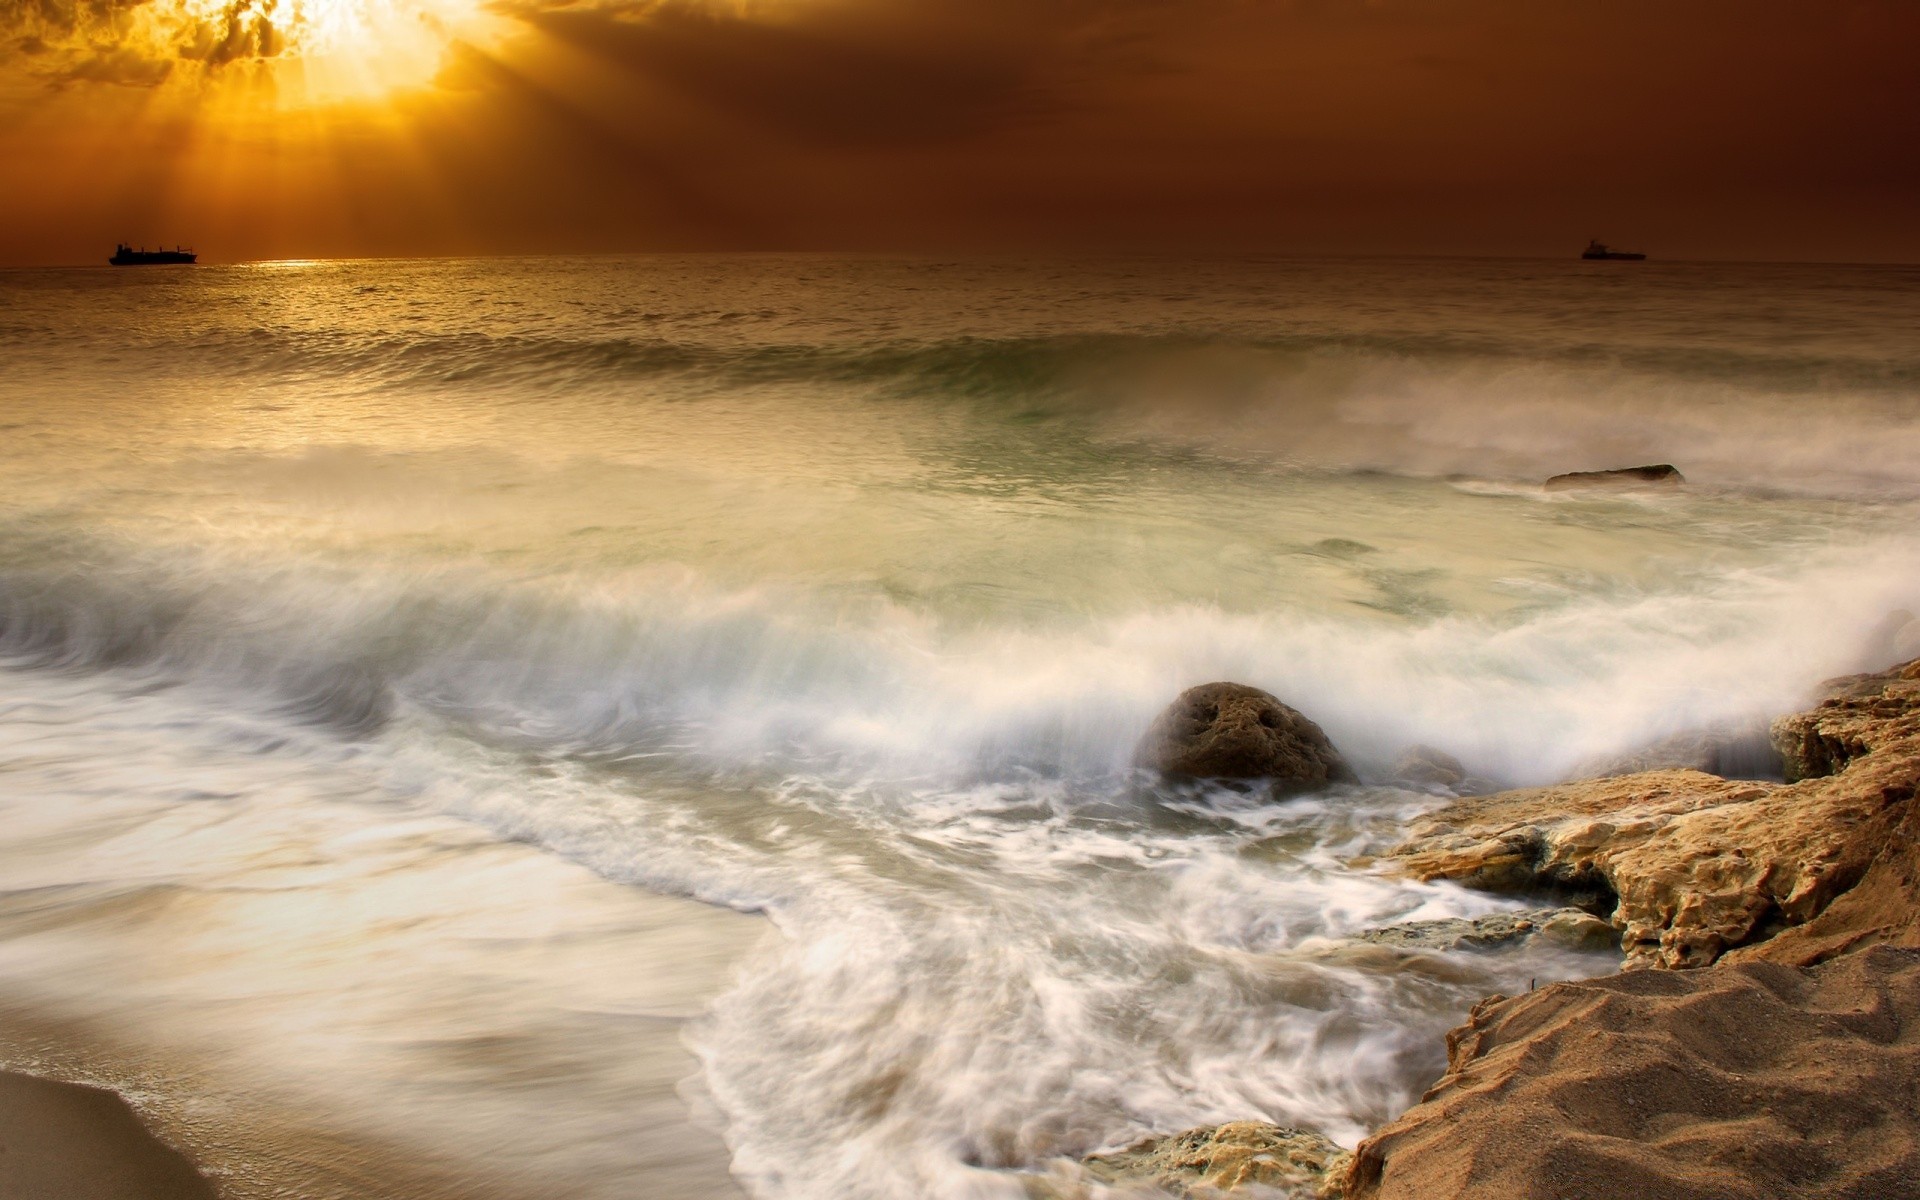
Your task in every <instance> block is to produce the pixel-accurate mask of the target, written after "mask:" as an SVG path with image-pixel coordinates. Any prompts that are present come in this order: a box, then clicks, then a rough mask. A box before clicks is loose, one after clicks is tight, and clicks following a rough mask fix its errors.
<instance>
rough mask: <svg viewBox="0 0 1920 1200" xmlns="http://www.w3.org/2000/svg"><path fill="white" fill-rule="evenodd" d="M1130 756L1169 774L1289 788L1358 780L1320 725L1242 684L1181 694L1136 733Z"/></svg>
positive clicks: (1206, 685)
mask: <svg viewBox="0 0 1920 1200" xmlns="http://www.w3.org/2000/svg"><path fill="white" fill-rule="evenodd" d="M1134 761H1135V762H1136V763H1137V764H1139V765H1140V766H1143V767H1152V768H1153V769H1155V770H1157V771H1162V772H1165V773H1166V774H1168V775H1185V776H1192V777H1195V778H1208V779H1272V780H1275V781H1276V782H1278V783H1281V784H1283V785H1290V786H1292V787H1294V788H1309V787H1315V786H1318V785H1321V784H1326V783H1351V782H1354V781H1355V776H1354V773H1353V769H1352V768H1351V767H1349V766H1347V762H1346V760H1345V759H1344V758H1342V757H1341V756H1340V752H1339V751H1338V750H1335V749H1334V747H1333V743H1332V742H1331V741H1329V740H1328V738H1327V735H1326V733H1325V732H1324V731H1322V730H1321V728H1320V727H1319V726H1318V725H1316V724H1314V723H1313V722H1312V721H1309V720H1308V719H1307V718H1306V717H1304V716H1301V715H1300V714H1299V713H1298V712H1296V711H1295V710H1293V709H1291V708H1289V707H1287V706H1286V705H1285V704H1282V703H1281V702H1280V700H1279V699H1278V698H1277V697H1275V696H1273V695H1272V694H1271V693H1268V692H1263V691H1261V690H1260V689H1259V688H1256V687H1248V686H1247V685H1245V684H1242V683H1203V684H1201V685H1200V686H1199V687H1192V688H1188V689H1187V690H1186V691H1184V692H1182V693H1180V696H1179V698H1178V699H1176V700H1175V701H1174V702H1173V703H1172V704H1171V705H1169V706H1168V707H1167V709H1166V710H1165V711H1164V712H1162V713H1161V714H1160V715H1159V716H1158V717H1157V718H1155V719H1154V722H1153V724H1152V725H1151V726H1150V727H1149V728H1148V729H1147V732H1146V735H1145V736H1144V737H1142V738H1141V739H1140V745H1139V748H1138V749H1137V750H1136V751H1135V752H1134Z"/></svg>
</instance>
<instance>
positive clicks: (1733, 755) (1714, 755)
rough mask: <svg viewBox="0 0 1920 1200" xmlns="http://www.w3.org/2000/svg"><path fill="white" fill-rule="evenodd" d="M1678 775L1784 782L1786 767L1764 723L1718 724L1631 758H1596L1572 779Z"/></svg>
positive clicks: (1665, 740)
mask: <svg viewBox="0 0 1920 1200" xmlns="http://www.w3.org/2000/svg"><path fill="white" fill-rule="evenodd" d="M1676 770H1690V771H1703V772H1705V773H1706V774H1708V775H1718V776H1720V778H1722V779H1780V778H1782V777H1783V776H1782V772H1783V771H1784V770H1785V766H1784V764H1783V763H1782V762H1781V759H1780V752H1779V751H1778V750H1776V749H1775V748H1774V745H1773V741H1772V739H1771V737H1770V736H1769V733H1768V730H1767V727H1766V725H1765V724H1762V723H1756V724H1752V725H1719V726H1714V727H1712V728H1709V729H1688V730H1684V731H1682V732H1680V733H1675V734H1670V735H1668V736H1667V737H1663V738H1661V739H1660V740H1659V741H1656V742H1649V743H1648V744H1647V745H1645V746H1642V747H1640V749H1638V750H1635V751H1632V752H1631V753H1627V754H1620V755H1615V756H1613V757H1611V758H1602V759H1596V760H1594V761H1592V762H1588V763H1586V764H1584V765H1582V766H1580V767H1578V768H1576V769H1575V770H1574V772H1573V774H1572V776H1571V778H1573V779H1599V778H1604V777H1605V776H1608V775H1634V774H1638V773H1640V772H1642V771H1676Z"/></svg>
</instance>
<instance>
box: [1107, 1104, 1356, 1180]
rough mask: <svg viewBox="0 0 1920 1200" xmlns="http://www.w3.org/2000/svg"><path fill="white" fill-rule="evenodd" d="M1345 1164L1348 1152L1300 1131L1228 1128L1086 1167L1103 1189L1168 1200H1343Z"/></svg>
mask: <svg viewBox="0 0 1920 1200" xmlns="http://www.w3.org/2000/svg"><path fill="white" fill-rule="evenodd" d="M1348 1158H1349V1155H1348V1154H1347V1152H1346V1151H1345V1150H1342V1149H1341V1148H1340V1147H1338V1146H1336V1145H1334V1144H1333V1143H1332V1142H1330V1141H1328V1140H1327V1139H1326V1138H1324V1137H1322V1136H1320V1135H1319V1134H1317V1133H1313V1132H1310V1131H1308V1130H1305V1129H1287V1128H1284V1127H1282V1126H1279V1125H1269V1124H1266V1123H1265V1122H1263V1121H1231V1122H1228V1123H1227V1124H1225V1125H1218V1126H1213V1127H1211V1128H1206V1129H1189V1130H1187V1131H1186V1132H1185V1133H1176V1134H1173V1135H1171V1136H1169V1137H1163V1138H1153V1139H1150V1140H1148V1141H1144V1142H1141V1143H1139V1144H1138V1145H1135V1146H1132V1147H1130V1148H1128V1149H1126V1150H1120V1151H1116V1152H1114V1153H1112V1154H1095V1155H1090V1156H1088V1157H1087V1158H1086V1159H1084V1160H1083V1165H1084V1166H1085V1168H1086V1171H1087V1174H1089V1175H1091V1176H1093V1177H1094V1178H1095V1179H1097V1180H1099V1181H1101V1182H1102V1183H1107V1184H1110V1185H1120V1186H1127V1185H1132V1186H1135V1187H1141V1188H1153V1189H1156V1190H1158V1191H1160V1192H1162V1193H1165V1194H1169V1195H1173V1196H1182V1197H1185V1196H1192V1197H1202V1196H1210V1195H1216V1194H1218V1193H1221V1192H1234V1191H1239V1192H1243V1193H1253V1192H1254V1191H1255V1189H1261V1191H1260V1192H1259V1194H1262V1195H1272V1194H1274V1193H1276V1192H1277V1193H1279V1194H1282V1195H1286V1196H1294V1197H1301V1198H1302V1200H1304V1198H1305V1197H1315V1198H1317V1200H1340V1197H1342V1196H1343V1195H1344V1192H1343V1190H1342V1188H1343V1186H1344V1184H1343V1181H1344V1178H1345V1174H1346V1166H1347V1160H1348Z"/></svg>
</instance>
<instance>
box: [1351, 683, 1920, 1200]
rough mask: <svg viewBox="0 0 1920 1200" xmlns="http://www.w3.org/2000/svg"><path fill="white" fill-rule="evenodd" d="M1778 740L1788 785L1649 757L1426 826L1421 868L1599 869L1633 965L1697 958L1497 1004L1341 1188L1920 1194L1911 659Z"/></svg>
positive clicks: (1809, 1197) (1480, 1009) (1379, 1194)
mask: <svg viewBox="0 0 1920 1200" xmlns="http://www.w3.org/2000/svg"><path fill="white" fill-rule="evenodd" d="M1774 735H1775V739H1776V742H1777V743H1778V744H1779V747H1780V750H1781V752H1782V755H1783V757H1784V759H1785V760H1786V762H1787V763H1788V765H1789V771H1790V774H1791V775H1792V776H1793V777H1795V778H1796V779H1798V782H1796V783H1793V784H1791V785H1764V784H1753V785H1740V784H1735V783H1731V782H1729V781H1726V780H1720V779H1714V778H1712V777H1710V776H1704V775H1700V774H1698V773H1695V772H1688V771H1677V772H1657V773H1652V774H1645V775H1635V776H1629V777H1627V778H1623V779H1613V780H1599V781H1595V782H1593V783H1589V784H1582V785H1574V786H1571V787H1566V788H1545V789H1537V790H1534V791H1531V792H1509V793H1505V794H1503V795H1500V796H1493V797H1488V798H1486V800H1484V801H1480V802H1469V803H1462V804H1456V805H1450V806H1448V808H1447V809H1444V810H1442V811H1441V812H1440V813H1436V814H1434V816H1433V818H1431V821H1432V824H1431V825H1430V826H1429V827H1428V828H1426V829H1425V830H1423V831H1416V836H1415V838H1413V839H1411V840H1410V841H1409V843H1408V845H1407V846H1405V847H1403V848H1402V851H1403V858H1402V861H1403V862H1405V863H1407V864H1409V865H1410V867H1411V869H1413V870H1414V871H1415V872H1416V873H1417V874H1422V875H1425V876H1426V877H1429V878H1440V877H1445V878H1459V879H1462V880H1463V881H1466V882H1470V883H1479V884H1483V885H1484V884H1487V883H1493V884H1496V885H1498V886H1520V887H1528V886H1532V887H1539V886H1545V885H1549V884H1551V883H1553V882H1554V880H1556V879H1564V878H1569V877H1572V878H1588V879H1593V880H1600V881H1604V882H1605V883H1607V884H1608V886H1610V887H1613V888H1614V889H1615V890H1616V891H1617V903H1616V908H1615V912H1614V924H1616V925H1620V926H1622V927H1623V928H1624V929H1625V931H1626V938H1627V942H1628V949H1629V952H1630V955H1631V956H1632V957H1633V958H1634V959H1635V960H1636V961H1637V962H1639V963H1640V964H1642V965H1652V966H1679V967H1697V966H1703V965H1705V964H1707V963H1712V964H1713V965H1712V966H1710V967H1708V968H1707V969H1705V970H1689V971H1657V970H1656V971H1632V972H1627V973H1623V974H1621V975H1618V976H1614V977H1611V978H1606V979H1594V980H1583V981H1577V982H1571V983H1560V984H1554V985H1552V986H1550V987H1547V988H1543V989H1541V990H1539V991H1537V992H1532V993H1529V994H1528V995H1525V996H1519V997H1514V998H1511V999H1508V998H1504V997H1498V996H1496V997H1490V998H1489V999H1488V1000H1486V1001H1484V1002H1483V1003H1481V1004H1480V1005H1479V1006H1477V1007H1476V1008H1475V1009H1474V1010H1473V1013H1472V1014H1471V1016H1470V1017H1469V1019H1468V1022H1467V1024H1466V1025H1464V1026H1462V1027H1460V1028H1459V1029H1456V1030H1455V1031H1454V1032H1453V1033H1452V1034H1450V1035H1449V1036H1448V1039H1447V1043H1448V1069H1447V1073H1446V1075H1445V1076H1443V1077H1442V1078H1441V1080H1440V1081H1439V1082H1438V1083H1436V1084H1435V1085H1434V1086H1433V1088H1432V1089H1430V1090H1429V1091H1428V1092H1427V1094H1426V1096H1425V1097H1424V1098H1423V1099H1422V1101H1421V1103H1420V1104H1419V1105H1417V1106H1416V1107H1414V1108H1413V1109H1411V1110H1409V1111H1408V1112H1407V1113H1406V1114H1405V1115H1403V1116H1402V1117H1401V1118H1400V1119H1399V1120H1397V1121H1395V1122H1393V1123H1392V1124H1391V1125H1388V1126H1387V1127H1386V1128H1384V1129H1382V1130H1380V1131H1379V1132H1378V1133H1376V1134H1374V1135H1373V1136H1372V1137H1370V1138H1368V1139H1367V1140H1366V1141H1365V1142H1363V1143H1362V1144H1361V1145H1360V1148H1359V1149H1358V1150H1357V1151H1356V1153H1355V1157H1354V1161H1353V1164H1352V1166H1351V1168H1350V1171H1349V1174H1348V1177H1347V1180H1346V1185H1347V1187H1348V1189H1349V1192H1350V1195H1351V1196H1352V1197H1353V1198H1354V1200H1362V1198H1364V1200H1426V1198H1427V1197H1432V1196H1449V1197H1455V1198H1458V1200H1506V1198H1507V1197H1526V1196H1546V1195H1553V1196H1558V1197H1565V1198H1567V1200H1601V1198H1603V1197H1605V1198H1611V1197H1616V1196H1623V1195H1631V1196H1645V1197H1673V1198H1675V1200H1681V1198H1687V1200H1692V1198H1694V1197H1715V1198H1725V1200H1816V1198H1818V1200H1828V1198H1842V1197H1849V1198H1850V1197H1857V1198H1859V1200H1868V1198H1878V1197H1901V1198H1902V1200H1915V1198H1920V1106H1917V1105H1916V1103H1915V1097H1916V1096H1920V806H1917V805H1916V801H1915V796H1914V791H1915V786H1916V784H1917V783H1920V662H1913V663H1908V664H1906V665H1905V666H1903V667H1900V668H1896V669H1895V670H1892V671H1886V672H1881V673H1878V674H1874V675H1864V676H1851V677H1848V678H1845V679H1840V680H1834V681H1831V682H1830V683H1829V684H1828V685H1826V695H1825V697H1824V699H1823V700H1822V701H1821V703H1820V704H1819V706H1818V707H1817V708H1814V709H1813V710H1811V711H1809V712H1804V713H1799V714H1796V715H1794V716H1791V717H1786V718H1782V719H1781V720H1780V721H1777V722H1775V724H1774ZM1636 951H1637V953H1636ZM1716 959H1717V960H1718V961H1717V962H1716V961H1715V960H1716Z"/></svg>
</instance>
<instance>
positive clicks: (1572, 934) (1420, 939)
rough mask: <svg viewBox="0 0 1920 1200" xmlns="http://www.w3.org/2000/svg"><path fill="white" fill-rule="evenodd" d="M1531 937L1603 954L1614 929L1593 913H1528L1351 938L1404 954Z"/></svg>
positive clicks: (1405, 926) (1392, 928) (1406, 926)
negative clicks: (1599, 951) (1403, 952)
mask: <svg viewBox="0 0 1920 1200" xmlns="http://www.w3.org/2000/svg"><path fill="white" fill-rule="evenodd" d="M1536 937H1543V938H1546V939H1547V940H1548V941H1553V942H1559V943H1560V944H1562V945H1564V946H1568V947H1571V948H1573V949H1576V950H1604V949H1608V948H1610V947H1611V946H1613V945H1614V938H1615V934H1614V928H1613V926H1612V925H1610V924H1608V923H1607V922H1605V921H1602V920H1601V919H1600V918H1599V917H1596V916H1594V915H1593V914H1592V913H1589V912H1583V911H1582V910H1580V909H1577V908H1553V909H1527V910H1523V911H1521V912H1502V913H1493V914H1492V915H1490V916H1485V917H1475V918H1473V919H1472V920H1467V919H1465V918H1460V917H1449V918H1443V919H1440V920H1434V921H1406V922H1403V923H1401V924H1399V925H1385V926H1382V927H1381V928H1379V929H1369V930H1367V931H1366V932H1364V933H1361V934H1359V935H1358V936H1357V937H1356V938H1355V939H1354V940H1355V941H1361V942H1371V943H1373V944H1375V945H1380V946H1395V947H1398V948H1400V949H1403V950H1440V951H1447V950H1489V949H1492V948H1494V947H1496V946H1506V945H1510V944H1512V943H1514V942H1521V941H1529V940H1531V939H1533V938H1536Z"/></svg>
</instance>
